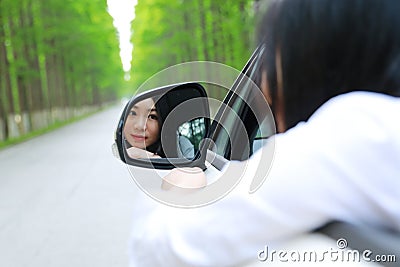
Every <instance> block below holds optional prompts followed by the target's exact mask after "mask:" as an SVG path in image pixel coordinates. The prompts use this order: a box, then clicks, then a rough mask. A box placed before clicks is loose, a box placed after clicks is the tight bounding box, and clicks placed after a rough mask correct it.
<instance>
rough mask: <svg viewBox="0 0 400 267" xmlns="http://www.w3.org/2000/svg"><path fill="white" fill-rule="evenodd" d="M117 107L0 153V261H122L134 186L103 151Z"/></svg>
mask: <svg viewBox="0 0 400 267" xmlns="http://www.w3.org/2000/svg"><path fill="white" fill-rule="evenodd" d="M120 110H121V107H120V106H118V107H113V108H111V109H108V110H106V111H102V112H100V113H97V114H95V115H93V116H91V117H89V118H87V119H84V120H81V121H79V122H77V123H74V124H71V125H68V126H65V127H63V128H60V129H58V130H56V131H54V132H51V133H48V134H45V135H42V136H40V137H37V138H35V139H32V140H29V141H27V142H24V143H21V144H19V145H15V146H13V147H10V148H7V149H4V150H2V151H0V266H7V267H22V266H29V267H35V266H38V267H39V266H40V267H44V266H58V267H62V266H65V267H71V266H96V267H100V266H107V267H109V266H127V264H128V253H127V250H128V249H127V248H128V238H129V234H130V231H131V229H130V223H131V219H132V216H133V214H132V206H133V201H134V195H135V194H137V192H138V191H137V189H136V186H135V184H134V182H133V180H132V179H131V178H130V176H129V173H128V171H127V169H126V167H125V166H124V165H123V164H122V163H120V162H119V161H118V160H117V159H115V158H114V157H113V155H112V153H111V144H112V141H113V131H114V129H115V126H116V123H117V119H118V116H119V112H120Z"/></svg>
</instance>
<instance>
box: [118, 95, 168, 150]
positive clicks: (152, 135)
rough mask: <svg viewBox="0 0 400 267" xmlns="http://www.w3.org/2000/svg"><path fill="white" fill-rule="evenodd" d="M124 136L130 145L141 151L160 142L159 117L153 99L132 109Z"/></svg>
mask: <svg viewBox="0 0 400 267" xmlns="http://www.w3.org/2000/svg"><path fill="white" fill-rule="evenodd" d="M124 136H125V139H126V141H127V142H128V143H129V145H131V146H132V147H137V148H140V149H146V148H148V147H149V146H151V145H153V144H155V143H156V142H158V141H159V139H160V122H159V115H158V113H157V110H156V108H155V105H154V100H153V99H152V98H148V99H145V100H142V101H140V102H138V103H136V104H135V105H134V106H133V107H132V108H131V110H130V111H129V114H128V116H127V119H126V122H125V126H124Z"/></svg>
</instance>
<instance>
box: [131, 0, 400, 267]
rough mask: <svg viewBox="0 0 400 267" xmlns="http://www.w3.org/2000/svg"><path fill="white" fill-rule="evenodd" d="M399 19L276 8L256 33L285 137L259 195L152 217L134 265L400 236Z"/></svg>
mask: <svg viewBox="0 0 400 267" xmlns="http://www.w3.org/2000/svg"><path fill="white" fill-rule="evenodd" d="M398 14H400V2H399V1H398V0H334V1H332V0H277V1H273V2H272V4H271V5H270V6H269V8H268V10H267V13H266V15H265V17H264V18H263V20H262V22H261V24H260V27H259V31H258V32H259V37H260V40H262V43H263V45H264V46H265V47H266V53H265V57H264V59H263V63H264V64H263V65H264V69H263V71H262V77H263V79H262V83H261V88H262V91H263V93H264V94H265V96H266V98H267V100H268V101H269V102H270V104H271V105H272V110H273V112H274V115H275V117H276V123H277V129H278V132H280V133H279V134H277V135H276V137H275V138H276V139H275V143H276V151H275V157H274V161H273V165H272V168H271V170H270V173H269V175H268V177H267V179H266V181H265V183H264V184H263V185H262V186H261V187H260V189H259V190H258V191H257V192H256V193H254V194H251V195H250V194H247V192H246V191H238V192H235V191H233V192H231V193H230V194H229V195H228V196H227V197H225V198H224V199H222V200H220V201H218V202H216V203H214V204H211V205H209V206H207V207H203V208H201V209H192V210H180V209H173V208H168V207H164V206H159V207H157V208H156V209H154V210H152V211H148V214H147V215H142V216H141V217H140V219H138V220H137V221H136V222H135V226H134V231H133V235H132V250H131V251H132V253H131V255H132V263H133V264H139V265H140V264H142V265H143V266H156V265H159V264H162V265H163V266H232V265H234V266H238V265H241V264H243V263H244V262H247V261H251V260H255V259H256V257H257V252H258V251H260V249H262V248H264V247H265V245H268V246H270V247H272V248H273V245H274V244H277V243H279V242H280V241H282V240H287V239H290V238H294V237H296V236H298V235H300V234H303V233H307V232H309V231H312V230H313V229H316V228H318V227H320V226H322V225H324V224H325V223H327V222H329V221H332V220H341V221H345V222H349V223H353V224H356V225H370V226H373V227H377V228H390V229H392V230H393V231H400V209H399V203H400V164H399V162H400V123H399V120H398V114H400V99H399V97H398V96H399V95H400V91H399V89H400V75H399V73H400V16H398ZM263 149H269V147H268V144H267V146H266V147H264V148H263ZM260 153H262V152H261V150H259V151H258V152H256V153H255V154H254V155H253V157H252V158H251V159H249V160H248V172H247V173H246V176H245V177H243V178H242V182H241V184H244V183H245V182H247V183H248V186H249V185H250V182H251V179H252V170H254V169H257V168H259V167H260V166H258V165H257V164H258V159H259V158H260ZM239 164H241V163H238V165H239ZM253 172H254V171H253ZM188 176H189V175H188V174H182V173H179V171H178V170H177V171H175V172H174V173H173V177H172V178H170V180H173V182H174V183H175V184H177V185H182V184H183V185H185V183H187V181H189V182H191V181H193V179H187V178H188ZM196 178H198V180H197V183H198V184H199V185H201V184H202V183H201V182H199V181H201V179H202V177H196ZM203 178H204V177H203ZM249 181H250V182H249ZM247 188H248V187H247ZM199 233H200V234H199Z"/></svg>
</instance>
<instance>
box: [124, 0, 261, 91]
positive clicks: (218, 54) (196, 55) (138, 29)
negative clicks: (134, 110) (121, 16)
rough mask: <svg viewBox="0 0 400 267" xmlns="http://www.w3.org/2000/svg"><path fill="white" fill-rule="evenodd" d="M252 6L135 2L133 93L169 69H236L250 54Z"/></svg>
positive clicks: (241, 2) (213, 0) (202, 0)
mask: <svg viewBox="0 0 400 267" xmlns="http://www.w3.org/2000/svg"><path fill="white" fill-rule="evenodd" d="M252 4H253V1H252V0H235V1H229V2H226V1H222V0H169V1H167V0H146V1H144V0H139V1H138V4H137V6H136V8H135V14H136V16H135V19H134V21H133V22H132V30H133V36H132V43H133V45H134V50H133V55H132V70H131V77H132V79H133V82H132V86H133V88H138V87H139V86H140V85H141V84H142V83H143V82H144V81H145V80H146V79H148V78H149V77H151V76H152V75H153V74H155V73H157V72H158V71H160V70H162V69H165V68H166V67H169V66H171V65H175V64H178V63H182V62H187V61H197V60H208V61H215V62H220V63H223V64H227V65H230V66H232V67H234V68H236V69H241V68H242V67H243V65H244V64H245V63H246V60H247V59H248V57H249V56H250V53H251V51H252V48H253V42H252V41H253V39H252V35H253V28H254V23H253V12H252Z"/></svg>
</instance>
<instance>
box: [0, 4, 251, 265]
mask: <svg viewBox="0 0 400 267" xmlns="http://www.w3.org/2000/svg"><path fill="white" fill-rule="evenodd" d="M254 13H255V4H254V3H253V1H250V0H235V1H229V4H228V3H227V2H226V1H220V0H190V1H189V0H185V1H182V0H173V1H166V0H164V1H162V0H138V1H136V0H108V1H106V0H80V1H76V0H0V266H7V267H20V266H21V267H23V266H38V267H39V266H40V267H42V266H60V267H63V266H65V267H67V266H68V267H69V266H98V267H100V266H104V267H106V266H107V267H109V266H127V265H128V240H129V235H130V232H131V219H132V216H135V215H133V210H132V207H133V203H134V202H135V201H136V200H137V199H136V197H140V196H141V197H143V192H141V191H140V190H139V189H138V187H137V186H136V185H135V184H134V182H133V181H132V179H131V177H130V175H129V172H128V171H127V170H126V168H124V165H123V164H122V163H121V162H120V161H118V160H117V159H115V158H114V157H113V155H112V153H111V144H112V142H113V131H114V130H115V127H116V124H117V121H118V118H119V116H120V113H121V109H122V107H123V105H122V104H123V103H122V102H123V101H121V100H122V99H125V100H126V99H127V98H128V97H131V96H132V95H134V94H135V93H136V91H137V90H138V87H139V86H140V85H141V84H142V83H143V82H144V81H145V80H146V79H148V78H149V77H151V76H152V75H154V74H155V73H157V72H158V71H160V70H162V69H164V68H166V67H169V66H171V65H175V64H177V63H182V62H185V61H197V60H210V61H215V62H220V63H223V64H226V65H229V66H232V67H234V68H237V69H241V68H242V67H243V66H244V64H245V63H246V61H247V59H248V58H249V56H250V54H251V52H252V50H253V47H254V45H253V37H252V31H253V28H254V27H253V25H254V24H253V23H254V22H253V21H254V19H255V16H254ZM235 77H236V76H235ZM208 88H210V87H208ZM216 91H218V90H216ZM209 93H210V94H211V93H212V92H209ZM222 95H223V93H222V94H221V96H222ZM94 113H95V114H94ZM89 115H90V116H89ZM78 120H79V121H78ZM72 122H73V123H72ZM66 124H68V125H66ZM61 126H63V127H61ZM32 137H35V138H32ZM11 144H12V145H11ZM136 216H137V215H136Z"/></svg>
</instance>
